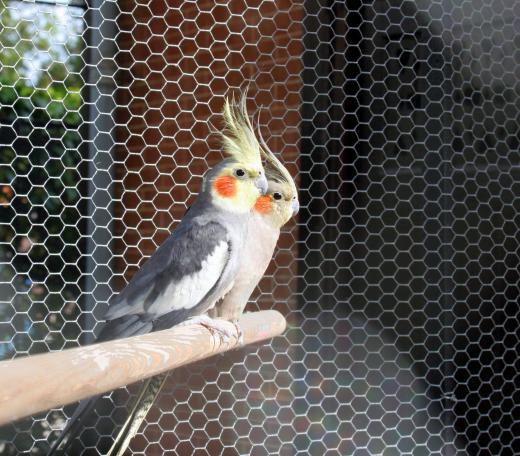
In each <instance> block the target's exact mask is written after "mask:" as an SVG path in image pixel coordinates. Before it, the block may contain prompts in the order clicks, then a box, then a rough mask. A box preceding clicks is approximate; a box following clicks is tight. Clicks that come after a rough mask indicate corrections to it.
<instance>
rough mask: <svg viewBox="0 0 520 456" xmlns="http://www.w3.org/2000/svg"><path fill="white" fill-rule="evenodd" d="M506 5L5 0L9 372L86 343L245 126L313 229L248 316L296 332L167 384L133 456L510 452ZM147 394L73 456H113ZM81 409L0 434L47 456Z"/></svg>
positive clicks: (510, 168) (514, 236) (512, 79)
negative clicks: (227, 106)
mask: <svg viewBox="0 0 520 456" xmlns="http://www.w3.org/2000/svg"><path fill="white" fill-rule="evenodd" d="M519 18H520V8H518V5H517V3H516V2H514V1H513V0H492V1H491V2H487V3H485V2H479V1H477V0H460V1H452V2H445V1H443V2H440V1H425V0H420V1H416V2H410V1H404V2H403V1H400V2H393V1H379V0H378V1H374V2H362V1H352V2H351V1H349V2H344V1H334V0H327V1H325V0H322V1H319V0H307V1H305V2H302V1H300V2H289V1H286V0H276V1H271V0H263V1H260V0H247V1H239V0H233V1H231V2H216V3H215V2H209V1H208V2H206V1H202V2H201V1H197V2H195V1H185V2H182V3H180V2H165V1H159V0H154V1H153V2H144V3H135V2H131V1H127V0H121V1H118V2H116V1H107V0H105V1H101V0H96V1H92V2H87V3H86V4H78V5H76V6H72V5H71V4H69V5H67V4H62V3H61V2H57V3H56V4H44V3H43V2H41V3H40V2H38V3H34V2H18V1H8V0H0V23H1V25H0V47H1V48H0V64H1V65H0V105H1V108H0V157H1V164H0V184H1V186H0V190H1V193H0V204H1V205H2V206H1V207H0V213H1V214H2V215H1V220H0V222H1V224H0V261H1V263H0V295H1V296H2V298H3V300H4V303H3V305H2V306H1V307H0V355H1V356H2V357H3V358H10V357H15V356H23V355H26V354H34V353H38V352H43V351H48V350H61V349H63V348H66V347H70V346H75V345H78V344H79V343H84V342H89V341H90V340H92V338H93V335H94V334H95V333H96V332H97V331H98V330H99V326H100V325H99V324H100V323H101V321H102V315H103V312H104V310H105V309H106V306H107V303H108V301H109V299H110V297H111V296H113V295H114V294H115V293H117V291H118V290H119V289H121V288H122V287H123V286H124V284H125V283H126V281H128V279H129V278H130V277H131V276H132V273H133V272H134V271H135V270H136V269H137V268H138V267H139V265H141V264H142V263H143V261H144V260H145V259H146V257H148V256H149V255H151V253H153V251H154V250H155V249H156V247H157V246H158V245H159V244H160V243H161V242H162V241H163V240H164V239H165V238H166V236H167V235H168V233H169V231H170V230H171V229H173V228H174V227H175V225H176V223H177V222H178V220H179V219H180V218H181V217H182V214H183V212H184V211H185V209H186V207H188V206H189V204H190V202H191V201H192V199H193V198H194V196H195V194H196V192H197V189H198V186H199V184H200V178H201V176H202V174H203V173H204V171H205V170H206V169H207V168H208V166H211V165H212V164H213V163H215V162H216V161H217V160H219V158H220V153H219V145H218V142H217V141H216V140H215V139H214V138H213V136H212V135H211V131H212V130H211V128H210V123H211V124H214V125H216V126H218V125H220V119H219V115H218V113H219V110H220V108H221V105H222V100H223V96H224V95H226V94H228V93H230V91H231V90H233V89H235V90H239V89H240V88H241V87H244V83H245V81H251V89H250V93H249V101H250V105H251V107H250V109H251V112H254V111H256V110H257V109H258V108H260V107H262V109H261V119H260V120H261V124H262V132H263V134H264V137H265V138H266V139H267V140H268V143H269V144H270V146H271V147H272V148H273V149H274V150H276V151H278V152H279V153H281V155H282V157H283V159H284V161H285V162H286V163H287V164H288V167H289V168H290V170H291V172H292V173H293V174H295V175H297V176H298V181H299V187H300V192H301V194H300V199H301V203H302V210H301V212H300V215H299V218H298V220H297V221H296V222H291V223H290V224H289V225H288V226H287V227H285V228H284V231H283V233H282V237H281V240H280V249H279V250H278V251H277V253H276V255H275V258H274V261H273V263H272V265H271V267H270V268H269V270H268V273H267V277H266V279H265V280H263V281H262V283H261V284H260V286H259V287H258V290H257V292H256V293H255V295H254V296H253V297H252V299H251V303H250V305H249V307H248V310H256V309H259V308H270V307H273V308H276V309H278V310H280V311H282V312H283V313H284V314H285V315H287V317H288V321H289V324H290V327H289V329H288V331H287V333H286V334H285V335H284V337H280V338H277V339H276V340H273V341H272V343H270V344H268V345H266V346H262V347H259V348H258V349H256V350H254V351H252V352H251V351H244V352H238V353H236V354H234V355H232V356H230V355H226V356H225V357H223V358H221V359H219V360H218V361H217V362H215V361H208V362H205V363H200V364H197V365H195V366H190V367H189V368H184V369H180V370H178V371H176V372H174V373H172V374H171V375H170V378H169V380H168V384H167V386H166V387H165V389H164V393H163V394H161V397H160V399H159V402H158V404H157V405H156V406H155V407H153V408H152V410H151V411H150V413H149V415H148V417H147V419H146V425H145V427H144V428H142V429H141V432H140V433H139V434H138V436H137V437H136V438H135V439H134V440H133V441H132V443H131V446H130V450H131V451H130V453H131V454H146V455H154V454H157V455H159V454H172V455H174V454H179V455H182V454H197V455H203V454H209V455H217V454H225V455H233V454H254V455H255V456H256V455H263V454H265V455H268V454H282V455H292V454H302V455H303V454H311V455H322V454H326V455H333V454H340V455H375V454H382V455H385V456H388V455H468V454H469V455H473V454H475V455H476V454H479V455H480V454H489V455H491V454H504V455H507V454H512V455H513V454H518V453H519V452H520V448H519V446H520V443H519V432H518V426H519V422H520V421H519V420H520V413H519V409H518V405H517V404H518V403H520V401H519V391H520V385H519V382H520V380H519V376H518V373H517V372H518V367H519V366H518V359H519V356H518V351H519V343H518V340H519V338H518V295H519V287H518V278H519V277H518V275H519V273H518V266H519V257H518V249H519V241H518V239H520V237H519V233H518V226H519V224H520V222H519V212H520V207H519V205H518V203H517V200H518V194H519V192H520V190H519V189H520V186H519V182H520V175H519V173H518V169H519V167H518V165H519V155H518V147H519V144H520V135H519V127H518V125H519V122H518V120H519V119H518V117H519V112H520V101H519V100H520V99H519V91H520V86H519V81H520V54H519V53H518V52H517V48H518V47H519V46H518V45H519V43H520V38H519V37H520V28H519V26H518V24H519ZM133 391H134V389H133V388H132V387H130V388H128V389H126V390H123V391H118V392H115V393H113V394H112V395H111V396H110V397H108V398H107V400H106V403H105V404H104V405H103V406H102V407H100V409H99V410H97V416H94V417H93V419H92V421H91V422H89V423H87V428H86V430H85V432H84V433H83V434H82V436H81V438H80V440H78V441H77V442H75V443H74V446H73V449H72V450H71V451H73V453H71V454H88V455H90V454H103V452H105V451H106V450H107V449H108V448H109V447H110V445H111V441H112V440H111V436H115V434H116V431H117V425H121V424H122V423H123V422H124V407H125V404H127V403H129V401H130V400H131V397H132V394H133ZM72 410H73V406H71V407H66V408H65V410H52V411H49V412H48V413H46V414H43V415H41V416H37V417H33V418H32V419H30V420H25V421H22V422H18V423H14V424H12V425H10V426H7V427H4V428H2V429H0V453H2V454H6V455H11V454H13V455H14V454H20V453H30V454H45V453H46V451H47V450H48V448H49V442H52V441H53V440H54V439H55V438H56V435H57V432H58V430H59V429H60V428H61V427H62V426H63V423H64V420H65V419H66V417H67V416H70V415H71V413H72Z"/></svg>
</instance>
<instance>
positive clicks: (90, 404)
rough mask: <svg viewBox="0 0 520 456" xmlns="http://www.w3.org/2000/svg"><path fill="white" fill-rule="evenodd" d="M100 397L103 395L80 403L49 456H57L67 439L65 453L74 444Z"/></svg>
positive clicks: (53, 445) (64, 447)
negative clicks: (55, 455)
mask: <svg viewBox="0 0 520 456" xmlns="http://www.w3.org/2000/svg"><path fill="white" fill-rule="evenodd" d="M100 397H101V395H98V396H93V397H91V398H89V399H85V400H83V401H81V402H80V403H79V405H78V407H77V408H76V410H75V411H74V414H73V415H72V417H71V419H70V420H69V421H68V423H67V425H66V426H65V428H64V429H63V431H61V434H60V435H59V436H58V439H57V440H56V441H55V442H54V443H53V444H52V447H51V449H50V451H49V453H48V454H47V456H53V455H54V454H56V451H57V450H58V448H59V446H60V445H61V443H62V442H63V440H64V439H65V438H67V441H66V442H65V445H64V446H63V450H64V451H65V450H66V449H67V447H68V446H69V445H70V444H71V443H72V441H73V440H74V439H75V438H76V436H77V434H78V433H79V431H80V430H81V429H82V427H83V422H84V421H85V419H86V418H87V417H88V415H89V414H90V412H91V411H92V410H93V409H94V407H95V405H96V402H97V400H98V399H99V398H100Z"/></svg>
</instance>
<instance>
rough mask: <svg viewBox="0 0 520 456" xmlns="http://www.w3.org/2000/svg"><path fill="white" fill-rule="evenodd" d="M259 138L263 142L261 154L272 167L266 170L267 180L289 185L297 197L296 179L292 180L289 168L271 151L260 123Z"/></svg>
mask: <svg viewBox="0 0 520 456" xmlns="http://www.w3.org/2000/svg"><path fill="white" fill-rule="evenodd" d="M258 137H259V138H260V142H261V148H260V153H261V154H262V156H263V157H264V158H265V160H266V161H267V163H268V164H269V165H270V166H269V168H266V170H265V171H266V177H267V179H268V180H272V181H275V182H278V183H280V184H282V185H287V186H288V187H289V188H290V191H291V193H292V195H293V196H297V195H298V190H297V189H296V184H295V183H294V179H293V178H292V176H291V174H290V173H289V171H288V170H287V168H286V167H285V166H284V165H283V164H282V162H281V161H280V160H279V159H278V158H277V157H276V155H275V154H274V153H273V152H272V151H271V150H270V149H269V146H268V145H267V143H266V142H265V140H264V138H263V137H262V132H261V131H260V123H258Z"/></svg>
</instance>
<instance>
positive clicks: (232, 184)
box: [213, 176, 237, 198]
mask: <svg viewBox="0 0 520 456" xmlns="http://www.w3.org/2000/svg"><path fill="white" fill-rule="evenodd" d="M213 187H214V188H215V191H216V192H217V193H218V194H219V195H220V196H222V197H223V198H232V197H233V196H235V195H236V194H237V183H236V181H235V178H234V177H231V176H220V177H217V178H216V179H215V181H214V182H213Z"/></svg>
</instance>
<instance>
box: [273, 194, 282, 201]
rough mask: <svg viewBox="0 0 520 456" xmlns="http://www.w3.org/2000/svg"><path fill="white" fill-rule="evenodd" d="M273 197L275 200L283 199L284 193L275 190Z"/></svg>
mask: <svg viewBox="0 0 520 456" xmlns="http://www.w3.org/2000/svg"><path fill="white" fill-rule="evenodd" d="M273 198H274V199H275V200H281V199H282V194H281V193H280V192H274V193H273Z"/></svg>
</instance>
